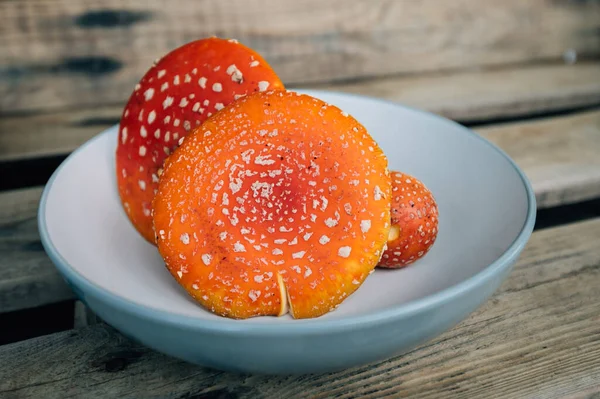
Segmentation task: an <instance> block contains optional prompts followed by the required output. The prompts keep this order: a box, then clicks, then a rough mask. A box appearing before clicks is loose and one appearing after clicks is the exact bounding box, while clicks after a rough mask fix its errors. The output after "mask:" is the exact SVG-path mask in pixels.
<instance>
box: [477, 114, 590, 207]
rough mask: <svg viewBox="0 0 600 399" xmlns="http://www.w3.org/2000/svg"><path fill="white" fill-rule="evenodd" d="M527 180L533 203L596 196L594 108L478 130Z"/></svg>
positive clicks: (540, 204)
mask: <svg viewBox="0 0 600 399" xmlns="http://www.w3.org/2000/svg"><path fill="white" fill-rule="evenodd" d="M478 132H479V133H481V134H482V135H483V136H484V137H487V138H488V139H490V140H491V141H492V142H494V143H496V144H497V145H498V146H500V148H502V149H503V150H505V151H506V152H507V153H508V154H509V155H510V156H511V157H512V158H513V159H514V160H515V161H516V162H517V164H519V166H520V167H521V168H523V170H524V171H525V173H526V174H527V176H528V177H529V179H530V180H531V182H532V185H533V188H534V190H535V193H536V198H537V202H538V207H539V208H547V207H551V206H556V205H562V204H569V203H574V202H578V201H583V200H588V199H592V198H596V197H600V156H599V155H598V154H600V111H589V112H581V113H578V114H575V115H572V116H566V117H558V118H548V119H541V120H537V121H531V122H516V123H509V124H502V125H496V126H493V127H486V128H480V129H478Z"/></svg>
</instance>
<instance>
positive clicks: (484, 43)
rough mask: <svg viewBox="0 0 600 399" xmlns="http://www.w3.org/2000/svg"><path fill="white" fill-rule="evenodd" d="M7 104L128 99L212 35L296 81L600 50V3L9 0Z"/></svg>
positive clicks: (1, 46) (4, 5) (0, 13)
mask: <svg viewBox="0 0 600 399" xmlns="http://www.w3.org/2000/svg"><path fill="white" fill-rule="evenodd" d="M0 27H2V28H0V65H2V67H0V110H3V111H4V112H7V111H16V110H20V111H22V110H35V109H56V108H59V107H66V106H71V105H84V104H85V105H98V104H106V103H110V102H112V103H115V102H119V103H122V102H124V101H125V100H126V98H127V97H128V96H129V94H130V92H131V90H132V88H133V86H134V85H135V83H136V82H137V81H138V79H139V78H140V77H141V76H142V74H143V73H144V71H146V70H147V68H148V67H149V65H151V63H152V61H153V60H154V59H156V58H157V57H160V56H162V55H163V54H165V53H166V52H168V51H170V50H171V49H173V48H175V47H177V46H179V45H181V44H183V43H185V42H188V41H191V40H195V39H198V38H201V37H206V36H209V35H213V34H214V35H217V36H221V37H235V38H237V39H239V40H240V41H242V42H243V43H244V44H247V45H249V46H250V47H252V48H255V49H256V50H257V51H259V52H260V53H261V54H263V55H264V56H265V58H266V59H267V60H268V61H269V63H271V64H272V65H273V67H274V68H275V69H276V71H277V72H278V74H279V75H280V76H281V77H282V79H283V81H284V82H285V83H286V84H297V83H304V84H305V83H307V82H330V81H340V80H348V79H356V78H361V77H372V76H386V75H392V74H402V73H421V72H423V71H440V70H452V69H463V68H479V67H490V66H498V65H507V64H516V63H532V62H540V61H548V60H554V61H560V60H561V59H562V57H563V54H564V53H565V52H566V51H572V52H575V53H577V54H579V56H580V57H581V56H591V57H595V56H597V55H598V54H600V34H599V28H600V3H598V2H597V1H572V0H529V1H522V0H503V1H501V2H498V1H496V0H456V1H452V2H447V1H439V0H420V1H413V0H330V1H320V0H232V1H227V2H222V1H219V0H200V1H190V0H170V1H166V0H149V1H148V0H128V1H121V0H100V1H96V2H94V3H93V4H92V3H91V2H82V1H77V0H18V1H2V2H0Z"/></svg>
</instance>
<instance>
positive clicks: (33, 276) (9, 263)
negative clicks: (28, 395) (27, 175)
mask: <svg viewBox="0 0 600 399" xmlns="http://www.w3.org/2000/svg"><path fill="white" fill-rule="evenodd" d="M40 195H41V189H39V188H35V189H25V190H15V191H8V192H2V193H0V313H2V312H10V311H14V310H20V309H26V308H33V307H36V306H41V305H46V304H49V303H56V302H60V301H63V300H67V299H71V298H73V293H72V291H71V289H70V288H69V287H68V286H67V284H66V283H65V282H64V281H63V279H62V278H61V277H60V276H59V274H58V273H57V272H56V269H55V268H54V266H53V265H52V263H51V262H50V259H48V256H47V255H46V252H44V249H43V248H42V244H41V243H40V237H39V234H38V230H37V219H36V218H37V209H38V204H39V199H40ZM2 328H4V326H2ZM0 396H1V395H0Z"/></svg>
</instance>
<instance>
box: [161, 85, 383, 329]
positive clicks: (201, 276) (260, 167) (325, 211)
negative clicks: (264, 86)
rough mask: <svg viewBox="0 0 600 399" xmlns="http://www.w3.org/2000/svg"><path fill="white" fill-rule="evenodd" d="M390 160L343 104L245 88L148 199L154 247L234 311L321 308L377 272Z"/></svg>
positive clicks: (185, 147)
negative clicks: (150, 200) (247, 93)
mask: <svg viewBox="0 0 600 399" xmlns="http://www.w3.org/2000/svg"><path fill="white" fill-rule="evenodd" d="M390 195H391V180H390V176H389V172H388V169H387V159H386V157H385V155H384V154H383V152H382V151H381V149H380V148H379V147H378V146H377V143H376V142H375V141H374V140H373V139H372V137H371V136H370V135H369V134H368V132H367V131H366V130H365V128H364V127H363V126H362V125H361V124H360V123H359V122H357V121H356V120H355V119H354V118H352V117H351V116H349V115H348V114H346V113H345V112H342V111H341V110H340V109H339V108H337V107H335V106H331V105H328V104H326V103H325V102H323V101H321V100H319V99H316V98H313V97H310V96H307V95H298V94H296V93H292V92H284V91H279V92H268V93H258V94H253V95H250V96H246V97H244V98H243V99H241V100H239V101H236V102H234V103H232V104H230V105H229V106H228V107H226V108H225V109H224V110H223V111H221V112H220V113H218V114H216V115H214V116H213V117H211V118H210V119H208V120H207V121H206V122H205V123H204V124H202V125H201V126H200V127H199V128H198V129H196V130H195V131H194V133H193V134H191V135H189V136H188V137H186V139H185V140H184V142H183V143H182V145H181V146H180V147H179V148H178V149H177V150H175V152H174V153H173V155H172V156H170V157H169V158H168V160H167V161H166V162H165V167H164V172H163V174H162V176H161V178H160V183H159V188H158V193H157V195H156V197H155V199H154V216H153V217H154V226H155V229H156V232H157V237H158V240H157V245H158V250H159V252H160V254H161V255H162V257H163V259H164V260H165V263H166V266H167V268H168V269H169V271H170V272H171V274H172V275H173V276H174V278H175V279H176V280H177V281H178V282H179V284H181V285H182V286H183V287H184V288H185V289H186V291H187V292H188V293H189V294H190V295H191V296H192V297H193V298H195V299H196V300H197V301H198V302H199V303H200V304H202V305H203V306H204V307H206V308H207V309H209V310H210V311H212V312H214V313H216V314H219V315H222V316H226V317H231V318H247V317H253V316H260V315H281V314H283V313H285V311H286V308H287V306H288V305H289V310H290V313H291V314H292V316H293V317H295V318H310V317H317V316H320V315H323V314H325V313H327V312H329V311H331V310H333V309H334V308H335V307H336V306H338V305H339V304H340V303H341V302H342V301H344V299H345V298H346V297H348V295H350V294H352V293H353V292H354V291H355V290H356V289H357V288H358V287H359V286H360V285H361V284H362V283H363V282H364V280H365V279H366V277H367V276H368V275H369V274H370V273H371V272H372V271H373V269H374V268H375V266H376V264H377V262H378V260H379V259H380V257H381V254H382V251H383V247H384V245H385V243H386V241H387V237H388V231H389V228H390V223H389V221H390Z"/></svg>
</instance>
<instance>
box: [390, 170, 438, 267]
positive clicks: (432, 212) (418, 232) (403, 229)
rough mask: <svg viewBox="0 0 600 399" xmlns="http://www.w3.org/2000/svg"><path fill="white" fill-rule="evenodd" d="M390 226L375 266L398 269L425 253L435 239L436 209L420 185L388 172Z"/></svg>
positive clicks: (417, 182) (406, 176)
mask: <svg viewBox="0 0 600 399" xmlns="http://www.w3.org/2000/svg"><path fill="white" fill-rule="evenodd" d="M391 213H392V227H391V229H390V233H389V237H388V244H387V249H386V250H385V252H384V253H383V256H382V258H381V260H380V261H379V264H378V266H379V267H384V268H390V269H399V268H402V267H404V266H407V265H410V264H411V263H413V262H415V261H416V260H418V259H420V258H422V257H423V256H425V255H426V254H427V252H429V250H430V249H431V246H432V245H433V243H434V242H435V239H436V238H437V232H438V207H437V203H436V202H435V199H434V197H433V194H432V193H431V191H429V189H428V188H427V187H425V185H424V184H423V182H421V181H420V180H418V179H417V178H415V177H413V176H410V175H407V174H405V173H401V172H392V211H391Z"/></svg>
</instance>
